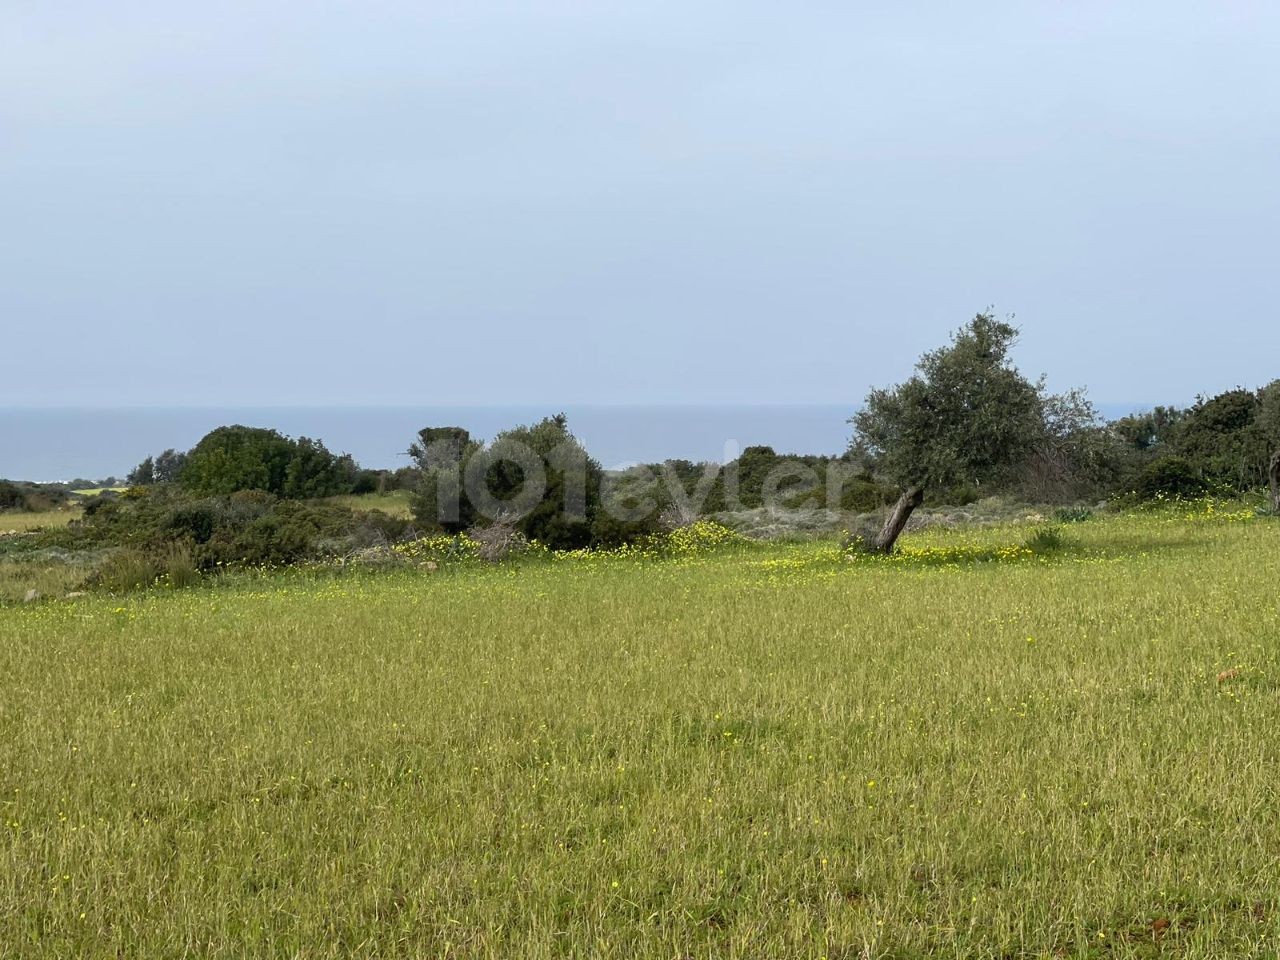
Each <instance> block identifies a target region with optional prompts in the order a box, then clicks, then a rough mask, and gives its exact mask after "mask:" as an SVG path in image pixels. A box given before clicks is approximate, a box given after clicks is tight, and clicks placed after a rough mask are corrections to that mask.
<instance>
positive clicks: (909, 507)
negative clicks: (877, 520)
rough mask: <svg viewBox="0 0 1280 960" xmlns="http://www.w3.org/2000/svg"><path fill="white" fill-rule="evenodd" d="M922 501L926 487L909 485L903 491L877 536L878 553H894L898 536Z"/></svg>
mask: <svg viewBox="0 0 1280 960" xmlns="http://www.w3.org/2000/svg"><path fill="white" fill-rule="evenodd" d="M922 503H924V487H909V488H907V489H906V490H904V491H902V496H900V497H899V498H898V502H897V503H896V504H894V506H893V512H892V513H891V514H889V519H888V520H886V521H885V522H884V528H883V529H881V531H880V536H878V537H876V553H893V545H894V544H895V543H897V542H898V537H900V536H901V535H902V531H903V530H904V529H906V526H907V521H908V520H910V519H911V514H913V513H915V509H916V507H918V506H920V504H922Z"/></svg>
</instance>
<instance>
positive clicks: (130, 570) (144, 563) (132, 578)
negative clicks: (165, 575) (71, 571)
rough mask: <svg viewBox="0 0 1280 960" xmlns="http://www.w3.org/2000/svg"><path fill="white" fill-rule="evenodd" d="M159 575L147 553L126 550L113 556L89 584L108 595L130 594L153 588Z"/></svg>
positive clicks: (118, 551) (99, 569) (155, 565)
mask: <svg viewBox="0 0 1280 960" xmlns="http://www.w3.org/2000/svg"><path fill="white" fill-rule="evenodd" d="M159 573H160V571H159V568H158V566H157V564H156V562H155V561H154V560H153V559H152V558H151V557H149V556H147V554H146V553H144V552H143V551H141V550H136V549H132V548H125V549H123V550H117V551H116V552H115V553H113V554H111V556H109V557H108V558H107V559H106V561H105V562H104V563H103V564H102V566H101V567H99V568H98V570H97V572H96V573H94V575H93V577H92V578H90V581H89V583H90V585H91V586H93V587H97V588H99V589H102V590H105V591H107V592H108V593H129V592H130V591H132V590H141V589H142V588H144V587H149V586H151V585H152V584H153V583H155V582H156V577H157V576H159Z"/></svg>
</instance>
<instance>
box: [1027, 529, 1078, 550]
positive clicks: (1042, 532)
mask: <svg viewBox="0 0 1280 960" xmlns="http://www.w3.org/2000/svg"><path fill="white" fill-rule="evenodd" d="M1023 546H1025V547H1026V548H1027V549H1028V550H1030V551H1031V552H1032V553H1037V554H1048V553H1058V552H1060V551H1062V550H1064V549H1065V548H1066V547H1067V538H1066V537H1065V536H1063V533H1062V531H1061V530H1059V529H1058V528H1057V527H1039V528H1037V529H1035V530H1033V531H1032V532H1031V533H1030V534H1028V535H1027V538H1026V539H1025V540H1024V541H1023Z"/></svg>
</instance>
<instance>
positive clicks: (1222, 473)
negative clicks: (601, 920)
mask: <svg viewBox="0 0 1280 960" xmlns="http://www.w3.org/2000/svg"><path fill="white" fill-rule="evenodd" d="M1110 426H1111V429H1112V431H1113V432H1114V434H1115V436H1116V437H1117V438H1119V440H1120V441H1121V443H1122V444H1123V446H1124V448H1125V450H1126V452H1127V457H1128V460H1127V466H1128V473H1127V478H1126V479H1125V480H1124V481H1122V482H1121V483H1118V484H1117V487H1119V488H1120V489H1121V490H1131V491H1133V492H1135V493H1136V494H1137V495H1138V496H1140V497H1153V496H1157V495H1163V496H1198V495H1199V494H1201V493H1203V492H1205V491H1206V490H1220V491H1223V492H1232V493H1238V492H1243V491H1246V490H1250V489H1255V488H1258V487H1262V486H1265V485H1266V483H1267V472H1268V465H1269V463H1270V460H1271V457H1272V456H1273V455H1274V453H1275V451H1276V450H1278V449H1280V381H1276V382H1274V383H1272V384H1270V385H1269V386H1267V387H1264V388H1262V389H1261V390H1257V391H1252V390H1245V389H1242V388H1237V389H1235V390H1228V391H1226V392H1225V393H1220V394H1218V395H1217V396H1214V397H1208V398H1205V397H1202V398H1200V399H1199V400H1197V401H1196V403H1195V404H1194V405H1193V406H1192V407H1191V408H1190V409H1188V410H1176V409H1171V408H1166V407H1157V408H1156V409H1155V410H1154V411H1152V412H1150V413H1145V414H1135V415H1134V416H1131V417H1124V418H1121V419H1120V420H1117V421H1115V422H1114V423H1112V424H1111V425H1110Z"/></svg>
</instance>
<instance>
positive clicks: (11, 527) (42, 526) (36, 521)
mask: <svg viewBox="0 0 1280 960" xmlns="http://www.w3.org/2000/svg"><path fill="white" fill-rule="evenodd" d="M82 513H83V511H81V510H80V508H79V507H68V508H67V509H65V510H42V511H38V512H35V513H25V512H19V511H16V510H15V511H12V512H11V511H5V512H4V513H0V536H3V535H6V534H9V533H10V532H12V533H31V532H32V531H35V530H52V529H54V528H56V527H65V526H66V525H67V524H68V523H70V522H71V521H72V520H78V519H79V518H80V516H81V515H82Z"/></svg>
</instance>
